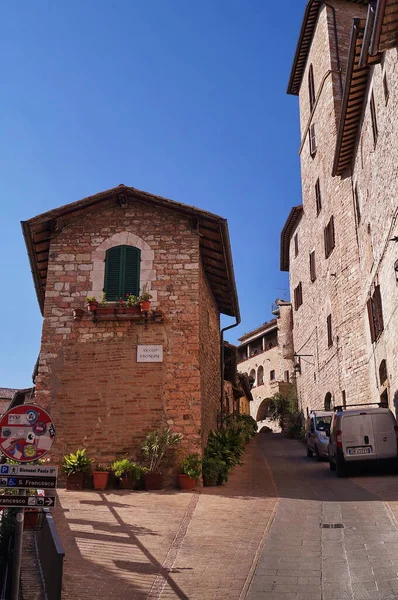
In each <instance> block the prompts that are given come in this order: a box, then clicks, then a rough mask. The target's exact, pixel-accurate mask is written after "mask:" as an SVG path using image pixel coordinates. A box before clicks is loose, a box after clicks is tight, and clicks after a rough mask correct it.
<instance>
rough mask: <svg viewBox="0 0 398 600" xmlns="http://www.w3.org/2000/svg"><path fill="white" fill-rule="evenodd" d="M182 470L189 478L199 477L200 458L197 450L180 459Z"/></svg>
mask: <svg viewBox="0 0 398 600" xmlns="http://www.w3.org/2000/svg"><path fill="white" fill-rule="evenodd" d="M182 472H183V473H185V475H188V477H191V479H199V477H200V475H201V472H202V459H201V458H200V455H199V454H198V453H197V452H193V453H192V454H188V456H186V457H185V459H184V460H183V461H182Z"/></svg>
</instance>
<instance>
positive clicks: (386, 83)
mask: <svg viewBox="0 0 398 600" xmlns="http://www.w3.org/2000/svg"><path fill="white" fill-rule="evenodd" d="M383 90H384V101H385V103H386V106H387V104H388V99H389V97H390V90H389V89H388V81H387V73H384V77H383Z"/></svg>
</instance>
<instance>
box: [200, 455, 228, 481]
mask: <svg viewBox="0 0 398 600" xmlns="http://www.w3.org/2000/svg"><path fill="white" fill-rule="evenodd" d="M202 476H203V484H204V485H205V486H213V485H221V484H222V483H224V481H228V467H227V465H226V463H225V462H224V461H223V460H221V459H220V458H212V457H205V458H204V459H203V466H202Z"/></svg>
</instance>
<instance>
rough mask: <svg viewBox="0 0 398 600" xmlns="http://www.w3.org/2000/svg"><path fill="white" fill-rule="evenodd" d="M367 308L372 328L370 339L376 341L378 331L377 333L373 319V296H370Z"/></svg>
mask: <svg viewBox="0 0 398 600" xmlns="http://www.w3.org/2000/svg"><path fill="white" fill-rule="evenodd" d="M366 308H367V309H368V319H369V329H370V339H371V341H372V343H373V342H375V341H376V333H375V325H374V321H373V301H372V298H368V300H367V302H366Z"/></svg>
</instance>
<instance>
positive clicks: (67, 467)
mask: <svg viewBox="0 0 398 600" xmlns="http://www.w3.org/2000/svg"><path fill="white" fill-rule="evenodd" d="M91 462H92V461H91V458H89V457H88V456H87V455H86V449H85V448H83V449H82V450H76V453H75V454H73V453H72V452H71V453H70V454H66V455H65V456H64V459H63V463H62V468H63V471H64V472H65V473H66V476H67V477H66V489H67V490H82V489H83V484H84V475H85V474H86V473H87V471H89V469H90V467H91Z"/></svg>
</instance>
